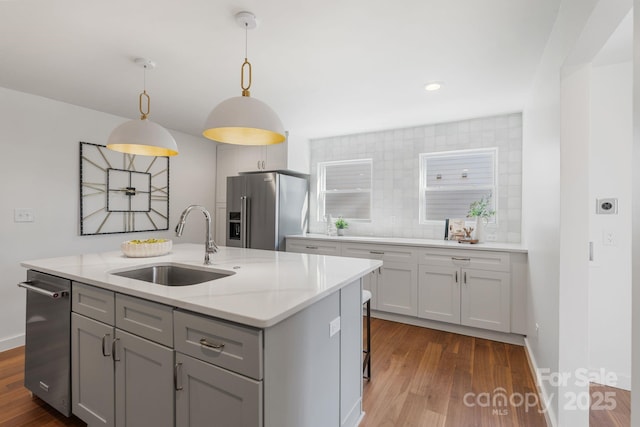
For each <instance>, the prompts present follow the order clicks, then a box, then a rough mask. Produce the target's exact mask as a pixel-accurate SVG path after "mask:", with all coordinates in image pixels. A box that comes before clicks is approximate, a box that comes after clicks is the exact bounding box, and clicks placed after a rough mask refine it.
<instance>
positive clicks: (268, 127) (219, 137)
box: [202, 12, 286, 145]
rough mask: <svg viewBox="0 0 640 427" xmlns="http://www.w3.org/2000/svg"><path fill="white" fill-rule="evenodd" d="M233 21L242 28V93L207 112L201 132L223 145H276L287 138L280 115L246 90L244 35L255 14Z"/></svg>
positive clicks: (248, 77)
mask: <svg viewBox="0 0 640 427" xmlns="http://www.w3.org/2000/svg"><path fill="white" fill-rule="evenodd" d="M236 22H237V23H238V24H239V25H241V26H242V27H243V28H244V29H245V58H244V62H243V63H242V67H241V69H240V75H241V78H240V87H241V88H242V96H237V97H234V98H229V99H227V100H225V101H223V102H221V103H220V104H218V106H216V107H215V108H214V109H213V110H212V111H211V113H210V114H209V117H208V118H207V120H206V122H205V129H204V131H203V132H202V135H204V137H205V138H208V139H212V140H214V141H218V142H223V143H226V144H237V145H271V144H278V143H280V142H283V141H284V140H285V139H286V137H285V135H284V126H282V122H281V121H280V118H279V117H278V115H277V114H276V113H275V111H273V110H272V109H271V107H269V106H268V105H267V104H265V103H264V102H262V101H259V100H257V99H255V98H251V96H250V93H249V89H250V88H251V63H250V62H249V61H248V60H247V48H246V45H247V36H246V34H247V30H248V29H251V28H255V27H256V25H257V24H256V17H255V16H254V15H253V14H252V13H251V12H239V13H238V14H236ZM245 79H246V80H245Z"/></svg>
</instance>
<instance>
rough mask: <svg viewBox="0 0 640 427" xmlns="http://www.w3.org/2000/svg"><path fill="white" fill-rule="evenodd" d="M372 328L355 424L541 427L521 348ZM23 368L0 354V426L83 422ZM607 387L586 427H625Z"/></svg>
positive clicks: (396, 326)
mask: <svg viewBox="0 0 640 427" xmlns="http://www.w3.org/2000/svg"><path fill="white" fill-rule="evenodd" d="M371 329H372V335H371V341H372V342H371V345H372V356H371V361H372V380H371V381H370V382H367V381H365V382H364V402H363V406H364V411H365V412H366V416H365V418H364V420H363V421H362V423H361V427H399V426H401V427H413V426H424V427H484V426H486V427H496V426H513V427H516V426H522V427H538V426H540V427H543V426H546V423H545V418H544V415H543V414H542V413H540V412H539V410H540V406H539V405H538V404H537V394H536V388H535V384H534V382H533V377H532V376H531V373H530V370H529V366H528V364H527V359H526V355H525V351H524V348H523V347H520V346H515V345H509V344H503V343H498V342H495V341H488V340H483V339H479V338H472V337H467V336H463V335H456V334H450V333H447V332H441V331H436V330H432V329H425V328H420V327H416V326H411V325H405V324H401V323H395V322H389V321H385V320H380V319H374V318H372V319H371ZM23 367H24V348H23V347H19V348H16V349H13V350H9V351H5V352H3V353H0V426H2V427H5V426H6V427H23V426H32V427H41V426H44V427H58V426H78V427H85V426H86V424H85V423H83V422H82V421H81V420H79V419H78V418H76V417H72V418H69V419H68V418H65V417H64V416H62V415H59V414H58V413H57V412H56V411H55V410H53V409H51V408H49V407H48V406H47V405H46V404H45V403H44V402H42V401H40V400H39V399H37V398H32V397H31V395H30V393H29V391H28V390H27V389H25V388H24V387H23V380H24V372H23ZM605 392H609V393H611V392H615V395H611V394H610V395H609V396H614V399H615V400H616V405H615V406H616V408H615V409H614V410H613V411H607V410H598V411H594V410H592V411H591V413H590V415H591V417H590V426H591V427H605V426H606V427H613V426H620V427H622V426H629V425H630V423H629V413H630V409H629V407H630V393H629V392H626V391H624V390H618V389H612V388H606V387H604V388H603V387H602V386H596V385H592V387H591V393H592V396H595V397H596V399H597V398H598V396H599V395H598V393H600V396H606V395H605V394H604V393H605ZM594 393H596V394H595V395H594ZM505 397H506V400H505V399H504V398H505ZM509 399H511V401H509ZM595 401H596V400H595V399H594V402H595Z"/></svg>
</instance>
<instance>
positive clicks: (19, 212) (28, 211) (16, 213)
mask: <svg viewBox="0 0 640 427" xmlns="http://www.w3.org/2000/svg"><path fill="white" fill-rule="evenodd" d="M33 221H35V219H34V215H33V208H15V209H14V210H13V222H33Z"/></svg>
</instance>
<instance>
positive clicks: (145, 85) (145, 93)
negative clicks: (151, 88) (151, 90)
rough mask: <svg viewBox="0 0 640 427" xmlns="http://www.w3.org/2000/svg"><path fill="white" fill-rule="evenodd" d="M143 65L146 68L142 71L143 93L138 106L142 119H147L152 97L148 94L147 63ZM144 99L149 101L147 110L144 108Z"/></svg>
mask: <svg viewBox="0 0 640 427" xmlns="http://www.w3.org/2000/svg"><path fill="white" fill-rule="evenodd" d="M142 67H143V68H144V71H143V72H142V93H141V94H140V96H139V97H138V108H139V110H140V120H146V118H147V117H148V116H149V112H150V111H151V98H149V95H147V64H144V65H143V66H142ZM143 99H144V100H145V101H146V103H147V109H146V111H144V110H143V109H142V102H143Z"/></svg>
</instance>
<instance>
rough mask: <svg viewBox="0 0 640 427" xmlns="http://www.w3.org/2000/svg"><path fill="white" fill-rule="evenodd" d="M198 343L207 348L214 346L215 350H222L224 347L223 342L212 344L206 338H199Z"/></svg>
mask: <svg viewBox="0 0 640 427" xmlns="http://www.w3.org/2000/svg"><path fill="white" fill-rule="evenodd" d="M200 345H201V346H204V347H209V348H215V349H216V350H222V349H223V348H224V343H220V344H213V343H210V342H209V341H207V339H206V338H200Z"/></svg>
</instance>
